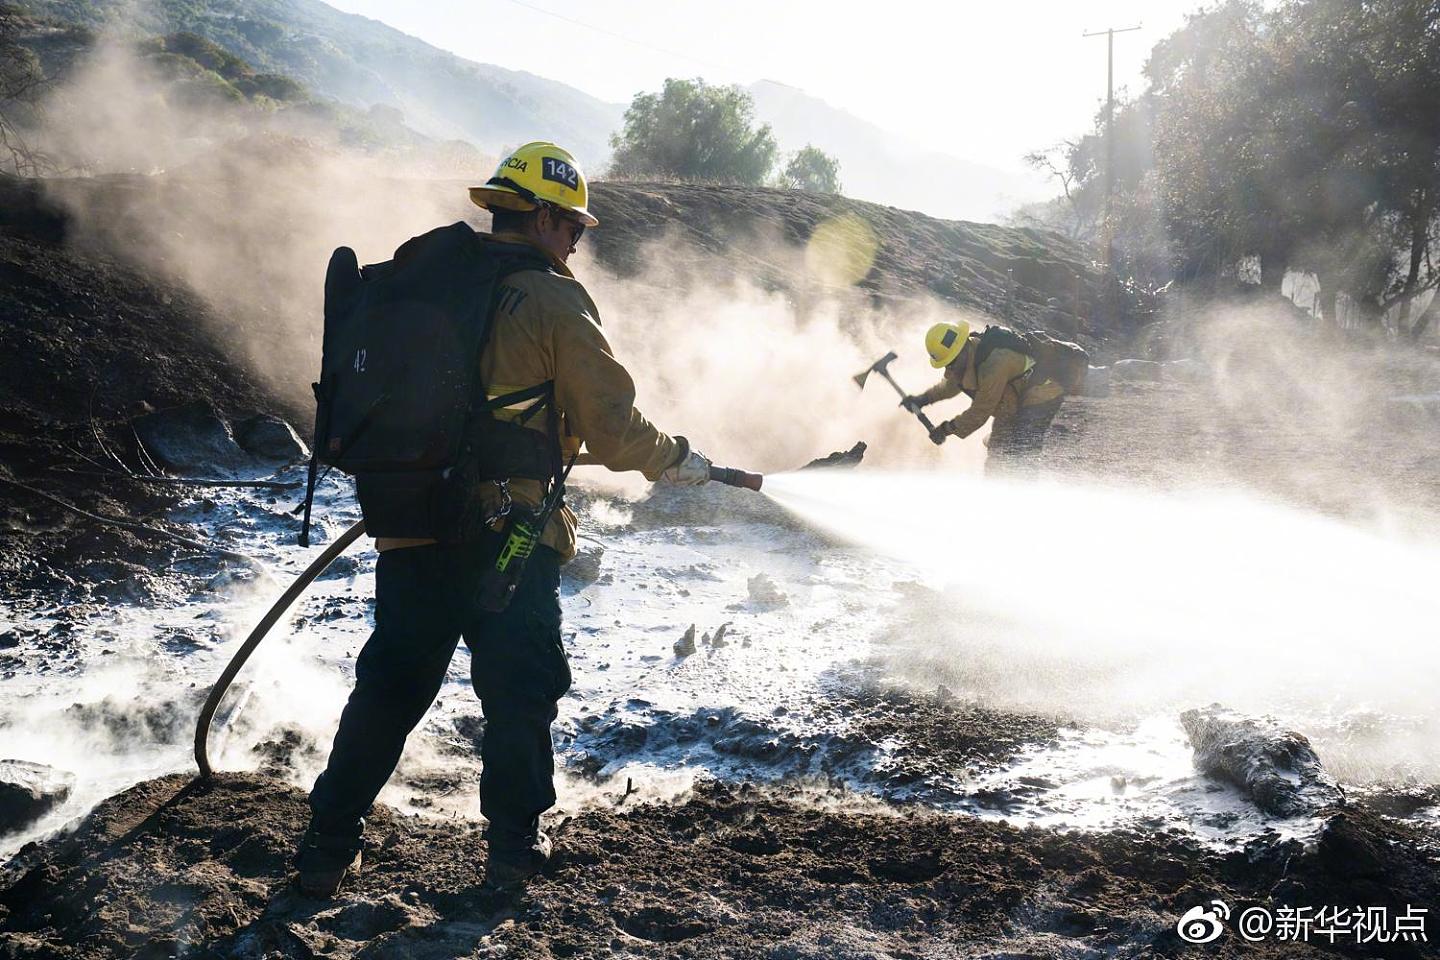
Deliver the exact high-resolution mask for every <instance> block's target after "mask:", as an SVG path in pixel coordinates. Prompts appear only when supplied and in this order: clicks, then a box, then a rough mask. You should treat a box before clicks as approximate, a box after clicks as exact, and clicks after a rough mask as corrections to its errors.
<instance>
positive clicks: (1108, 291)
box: [1082, 24, 1143, 321]
mask: <svg viewBox="0 0 1440 960" xmlns="http://www.w3.org/2000/svg"><path fill="white" fill-rule="evenodd" d="M1141 26H1143V24H1137V25H1135V26H1133V27H1120V28H1119V29H1116V28H1115V27H1107V28H1106V29H1104V30H1095V31H1092V32H1090V33H1086V34H1082V36H1084V37H1104V38H1105V47H1106V58H1105V228H1104V229H1105V299H1106V306H1107V312H1109V314H1110V316H1109V317H1107V318H1106V319H1107V320H1111V321H1113V320H1114V319H1115V315H1116V313H1117V311H1116V310H1115V300H1116V298H1115V222H1114V220H1113V219H1112V211H1113V208H1114V204H1115V34H1117V33H1131V32H1133V31H1135V30H1139V29H1140V28H1141Z"/></svg>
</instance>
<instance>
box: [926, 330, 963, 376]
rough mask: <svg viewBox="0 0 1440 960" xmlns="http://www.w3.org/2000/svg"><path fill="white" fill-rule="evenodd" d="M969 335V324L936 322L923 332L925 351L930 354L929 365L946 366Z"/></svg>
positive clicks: (957, 353) (956, 354)
mask: <svg viewBox="0 0 1440 960" xmlns="http://www.w3.org/2000/svg"><path fill="white" fill-rule="evenodd" d="M969 336H970V324H968V323H966V322H965V321H963V320H962V321H960V322H959V323H937V324H935V325H934V326H933V327H931V328H930V330H929V331H928V332H927V333H926V334H925V352H926V353H928V354H930V366H932V367H946V366H949V365H950V362H951V361H952V360H954V359H955V358H956V357H958V356H960V351H961V350H962V349H964V347H965V341H966V340H967V339H968V338H969Z"/></svg>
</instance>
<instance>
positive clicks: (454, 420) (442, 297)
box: [300, 222, 560, 545]
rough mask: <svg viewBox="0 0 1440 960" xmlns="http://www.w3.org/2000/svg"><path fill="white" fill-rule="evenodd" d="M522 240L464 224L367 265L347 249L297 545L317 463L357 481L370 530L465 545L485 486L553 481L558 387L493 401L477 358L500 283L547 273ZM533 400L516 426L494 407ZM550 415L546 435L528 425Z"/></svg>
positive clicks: (477, 523) (335, 258)
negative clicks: (486, 235) (505, 239)
mask: <svg viewBox="0 0 1440 960" xmlns="http://www.w3.org/2000/svg"><path fill="white" fill-rule="evenodd" d="M551 269H552V268H551V265H550V263H549V261H548V260H546V258H545V257H544V256H543V255H542V254H541V253H540V252H538V251H536V250H535V249H533V248H531V247H528V246H525V245H523V244H508V243H501V242H498V241H493V240H482V239H481V238H480V237H479V236H478V235H477V234H476V233H475V231H474V230H473V229H471V228H470V226H469V225H467V224H465V223H463V222H461V223H454V224H451V225H450V226H448V227H440V228H438V229H435V230H432V231H430V232H429V233H426V234H422V235H421V236H418V237H415V238H413V239H411V240H408V241H406V242H405V243H404V244H403V245H401V247H400V248H399V249H398V250H396V251H395V257H394V259H392V260H388V261H386V262H384V263H379V264H372V265H368V266H365V267H363V268H362V267H360V266H359V264H358V262H357V260H356V257H355V252H354V251H353V250H351V249H350V248H349V247H340V248H339V249H337V250H336V251H335V253H334V254H333V255H332V256H331V258H330V266H329V269H328V270H327V271H326V274H325V328H324V342H323V347H322V357H321V367H320V381H319V382H318V383H316V384H314V390H315V400H316V410H315V444H314V449H313V452H312V455H311V461H310V477H309V482H308V483H307V485H306V495H305V521H304V525H303V527H302V529H301V534H300V542H301V544H302V545H308V541H309V525H310V512H311V505H312V502H313V500H314V494H315V482H316V471H317V469H318V464H321V463H323V464H326V465H327V466H329V467H335V468H338V469H340V470H341V471H343V472H345V473H348V474H351V475H353V476H354V477H355V481H356V483H355V487H356V494H357V497H358V499H359V501H360V509H361V512H362V513H363V515H364V517H365V528H366V532H367V533H368V534H370V535H371V536H374V537H429V538H433V539H437V540H442V541H446V542H462V541H467V540H472V539H475V538H476V537H477V536H479V535H480V532H481V529H482V528H483V527H484V526H485V521H486V520H488V518H484V517H481V516H479V515H478V514H477V512H476V510H477V508H476V502H477V493H478V488H479V486H480V485H482V484H484V483H489V482H502V481H504V480H508V479H510V478H512V477H530V478H533V479H538V480H551V479H554V478H558V476H559V471H560V446H559V429H558V419H557V414H556V412H555V409H554V403H553V386H554V385H553V383H552V382H547V383H544V384H540V385H539V386H536V387H533V388H530V389H528V390H524V391H520V392H518V393H514V394H508V395H506V396H503V397H498V398H496V399H494V400H487V398H486V390H485V385H484V384H483V383H482V382H481V377H480V353H481V351H482V350H483V349H484V348H485V345H486V343H487V342H488V340H489V335H490V329H491V324H492V322H493V321H494V317H495V306H496V294H497V291H498V290H499V287H500V283H501V281H502V280H503V279H504V278H505V277H506V276H508V275H509V274H511V273H515V272H517V271H520V270H546V271H550V270H551ZM526 400H533V401H534V402H533V403H532V405H531V406H530V407H529V408H527V409H526V410H525V411H524V413H523V414H522V415H521V417H520V418H518V419H517V420H515V421H502V420H497V419H496V418H495V417H494V416H493V413H492V411H494V410H496V409H499V408H501V407H506V406H510V405H512V404H518V403H522V402H524V401H526ZM541 409H546V410H547V411H548V420H549V429H548V435H547V434H541V433H539V432H537V431H535V430H531V429H529V428H527V427H525V426H524V423H525V422H526V421H527V420H528V419H529V418H530V417H531V416H533V415H534V414H536V413H537V412H539V411H540V410H541Z"/></svg>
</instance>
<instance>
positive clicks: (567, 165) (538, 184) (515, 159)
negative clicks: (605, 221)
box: [470, 140, 600, 227]
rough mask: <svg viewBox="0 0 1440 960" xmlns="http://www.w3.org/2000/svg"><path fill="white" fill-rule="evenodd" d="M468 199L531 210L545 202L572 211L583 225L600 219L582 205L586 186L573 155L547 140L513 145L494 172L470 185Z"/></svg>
mask: <svg viewBox="0 0 1440 960" xmlns="http://www.w3.org/2000/svg"><path fill="white" fill-rule="evenodd" d="M470 199H471V201H472V202H473V203H475V205H476V206H480V207H484V208H485V209H486V210H493V209H495V208H497V207H498V208H500V209H502V210H534V209H535V206H536V204H538V203H549V204H552V205H554V206H556V207H559V208H560V209H561V210H565V211H567V212H569V213H571V214H573V215H574V216H575V217H576V218H577V219H578V220H579V221H580V222H581V223H583V224H585V225H586V226H587V227H593V226H595V225H596V224H598V223H599V222H600V221H599V220H596V219H595V218H594V217H593V216H592V215H591V213H590V211H589V210H588V209H586V207H587V206H588V205H589V203H590V188H589V187H588V186H586V184H585V174H583V173H581V172H580V168H579V167H578V166H576V164H575V157H574V156H573V155H572V154H571V153H570V151H569V150H566V149H565V148H564V147H557V146H556V145H555V144H553V143H550V142H549V141H548V140H536V141H535V142H533V143H527V144H525V145H524V146H523V147H517V148H515V151H514V152H513V153H511V154H510V156H508V157H506V158H505V159H504V160H501V161H500V166H498V167H496V168H495V176H493V177H491V178H490V179H489V180H487V181H485V185H484V186H480V187H471V188H470Z"/></svg>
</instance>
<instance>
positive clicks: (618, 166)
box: [610, 78, 777, 185]
mask: <svg viewBox="0 0 1440 960" xmlns="http://www.w3.org/2000/svg"><path fill="white" fill-rule="evenodd" d="M610 145H611V146H612V147H613V148H614V149H615V156H614V159H613V160H612V161H611V166H610V172H611V174H612V175H614V176H619V177H645V176H660V177H676V178H680V179H686V180H702V181H707V182H711V183H737V184H749V185H758V184H761V183H764V182H765V180H766V178H767V177H768V176H769V175H770V170H771V168H772V167H774V165H775V158H776V153H777V148H776V145H775V138H774V137H773V136H772V135H771V133H770V125H769V124H760V125H759V126H756V125H755V122H754V104H753V103H752V102H751V99H750V95H749V94H747V93H746V92H745V91H743V90H741V89H740V88H739V87H721V86H710V85H708V84H706V83H705V82H704V81H703V80H700V79H698V78H697V79H695V80H675V79H669V80H666V81H665V89H664V90H662V91H661V92H660V93H642V94H638V95H637V96H636V97H635V99H634V100H632V101H631V102H630V107H629V109H627V110H626V111H625V125H624V128H623V129H622V130H621V131H620V132H619V133H617V134H614V135H613V136H612V137H611V138H610Z"/></svg>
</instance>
